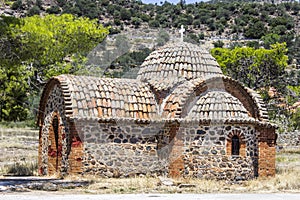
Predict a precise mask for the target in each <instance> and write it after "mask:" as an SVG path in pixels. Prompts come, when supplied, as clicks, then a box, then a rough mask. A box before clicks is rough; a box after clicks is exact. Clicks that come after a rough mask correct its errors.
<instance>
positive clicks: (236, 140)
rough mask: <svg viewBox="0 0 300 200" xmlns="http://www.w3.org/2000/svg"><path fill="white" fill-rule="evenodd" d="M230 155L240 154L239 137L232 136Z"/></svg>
mask: <svg viewBox="0 0 300 200" xmlns="http://www.w3.org/2000/svg"><path fill="white" fill-rule="evenodd" d="M231 145H232V146H231V155H234V156H238V155H240V139H239V137H238V136H236V135H235V136H233V137H232V143H231Z"/></svg>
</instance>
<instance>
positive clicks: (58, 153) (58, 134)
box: [48, 112, 63, 175]
mask: <svg viewBox="0 0 300 200" xmlns="http://www.w3.org/2000/svg"><path fill="white" fill-rule="evenodd" d="M50 123H51V124H50V127H49V135H48V175H55V174H57V173H59V172H60V169H61V161H62V148H63V147H62V127H61V118H60V115H59V114H58V113H57V112H55V113H54V114H53V115H52V118H51V121H50Z"/></svg>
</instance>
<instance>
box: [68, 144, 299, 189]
mask: <svg viewBox="0 0 300 200" xmlns="http://www.w3.org/2000/svg"><path fill="white" fill-rule="evenodd" d="M299 154H300V149H294V150H286V151H282V152H280V153H278V154H277V156H276V160H277V163H276V165H277V167H276V171H277V174H276V176H275V177H267V178H257V179H254V180H249V181H244V182H241V183H239V184H233V183H231V182H226V181H215V180H199V179H192V178H190V179H175V180H174V183H175V184H174V186H165V185H162V184H160V181H159V179H158V178H153V177H135V178H124V179H103V178H96V177H93V176H86V177H72V176H70V177H68V178H67V179H70V180H78V179H80V180H88V181H91V183H92V184H90V185H89V186H88V187H86V188H82V189H81V190H80V191H78V190H77V192H80V193H82V192H83V193H92V194H103V193H232V192H237V193H239V192H250V193H259V192H264V193H265V192H268V193H273V192H298V193H299V192H300V156H299ZM180 184H189V185H190V186H194V187H189V188H180V187H179V185H180Z"/></svg>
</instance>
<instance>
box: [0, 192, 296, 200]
mask: <svg viewBox="0 0 300 200" xmlns="http://www.w3.org/2000/svg"><path fill="white" fill-rule="evenodd" d="M0 199H1V200H77V199H78V200H300V193H298V194H290V193H289V194H284V193H280V194H119V195H115V194H107V195H69V194H68V195H62V194H59V195H55V194H46V195H45V194H26V193H22V194H1V193H0Z"/></svg>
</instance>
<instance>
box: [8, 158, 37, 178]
mask: <svg viewBox="0 0 300 200" xmlns="http://www.w3.org/2000/svg"><path fill="white" fill-rule="evenodd" d="M37 169H38V165H37V163H27V162H26V161H21V162H16V163H14V164H13V165H11V166H8V167H7V169H6V173H7V174H9V175H14V176H33V175H36V174H37Z"/></svg>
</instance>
